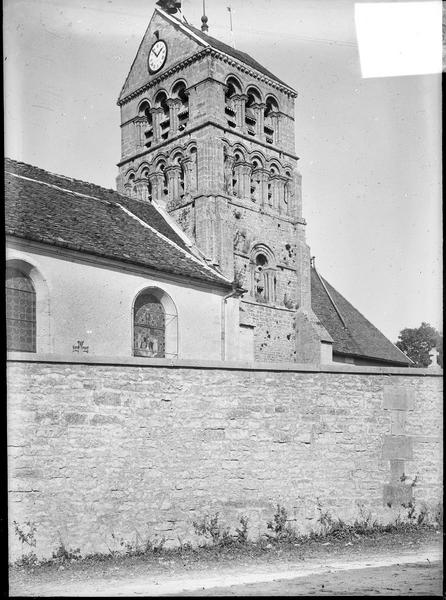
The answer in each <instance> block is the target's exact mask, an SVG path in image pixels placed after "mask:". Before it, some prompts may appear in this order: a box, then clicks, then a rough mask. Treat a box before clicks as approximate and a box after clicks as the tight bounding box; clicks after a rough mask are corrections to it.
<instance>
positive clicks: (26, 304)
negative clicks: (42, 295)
mask: <svg viewBox="0 0 446 600" xmlns="http://www.w3.org/2000/svg"><path fill="white" fill-rule="evenodd" d="M6 338H7V347H8V350H17V351H21V352H35V351H36V292H35V290H34V286H33V283H32V281H31V279H30V278H29V277H28V276H27V275H25V274H24V273H22V272H21V271H19V270H18V269H15V268H11V267H8V268H7V269H6Z"/></svg>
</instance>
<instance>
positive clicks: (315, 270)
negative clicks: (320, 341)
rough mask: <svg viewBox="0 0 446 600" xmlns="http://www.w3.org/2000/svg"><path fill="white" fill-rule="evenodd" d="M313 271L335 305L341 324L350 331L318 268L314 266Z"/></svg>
mask: <svg viewBox="0 0 446 600" xmlns="http://www.w3.org/2000/svg"><path fill="white" fill-rule="evenodd" d="M313 269H314V272H315V273H316V275H317V276H318V278H319V281H320V282H321V283H322V287H323V288H324V290H325V292H326V293H327V296H328V298H329V300H330V302H331V303H332V305H333V308H334V309H335V311H336V313H337V315H338V317H339V318H340V320H341V323H342V325H343V326H344V329H347V330H348V327H347V324H346V322H345V319H344V317H343V316H342V314H341V311H340V310H339V308H338V307H337V305H336V302H335V301H334V300H333V298H332V296H331V294H330V292H329V291H328V289H327V286H326V285H325V281H324V280H323V278H322V276H321V275H319V272H318V270H317V269H316V267H315V266H313ZM327 283H328V282H327Z"/></svg>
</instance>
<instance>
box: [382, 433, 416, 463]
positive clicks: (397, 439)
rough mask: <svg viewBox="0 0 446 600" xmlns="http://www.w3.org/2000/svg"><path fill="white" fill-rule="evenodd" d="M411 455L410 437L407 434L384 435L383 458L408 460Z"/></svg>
mask: <svg viewBox="0 0 446 600" xmlns="http://www.w3.org/2000/svg"><path fill="white" fill-rule="evenodd" d="M412 456H413V451H412V439H411V438H410V437H409V436H407V435H385V436H384V444H383V459H384V460H392V459H400V460H404V459H406V460H410V459H411V458H412Z"/></svg>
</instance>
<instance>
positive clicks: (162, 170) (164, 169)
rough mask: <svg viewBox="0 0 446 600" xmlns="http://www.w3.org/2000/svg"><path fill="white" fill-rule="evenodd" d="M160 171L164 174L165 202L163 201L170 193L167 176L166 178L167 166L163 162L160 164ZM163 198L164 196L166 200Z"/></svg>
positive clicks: (163, 189) (163, 191) (163, 193)
mask: <svg viewBox="0 0 446 600" xmlns="http://www.w3.org/2000/svg"><path fill="white" fill-rule="evenodd" d="M158 169H159V170H160V171H161V173H162V174H163V180H162V196H161V200H163V199H164V200H165V197H166V196H167V194H168V193H169V190H168V187H167V176H166V165H165V163H163V162H161V163H159V164H158ZM163 196H164V198H163Z"/></svg>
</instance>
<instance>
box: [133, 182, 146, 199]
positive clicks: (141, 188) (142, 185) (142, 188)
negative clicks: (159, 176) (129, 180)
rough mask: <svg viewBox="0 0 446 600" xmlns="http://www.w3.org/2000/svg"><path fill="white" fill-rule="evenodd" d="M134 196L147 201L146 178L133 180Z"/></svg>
mask: <svg viewBox="0 0 446 600" xmlns="http://www.w3.org/2000/svg"><path fill="white" fill-rule="evenodd" d="M135 187H136V197H137V198H139V199H140V200H144V201H146V202H148V201H149V185H148V181H147V179H137V180H136V181H135Z"/></svg>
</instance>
